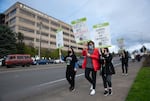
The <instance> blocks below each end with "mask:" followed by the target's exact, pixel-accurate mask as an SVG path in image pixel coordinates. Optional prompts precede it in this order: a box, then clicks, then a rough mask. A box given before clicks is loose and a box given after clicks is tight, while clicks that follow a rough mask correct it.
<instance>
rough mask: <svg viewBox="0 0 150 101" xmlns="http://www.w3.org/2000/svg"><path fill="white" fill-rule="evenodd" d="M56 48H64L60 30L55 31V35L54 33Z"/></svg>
mask: <svg viewBox="0 0 150 101" xmlns="http://www.w3.org/2000/svg"><path fill="white" fill-rule="evenodd" d="M56 47H57V48H62V47H64V41H63V31H62V30H61V29H59V30H57V33H56Z"/></svg>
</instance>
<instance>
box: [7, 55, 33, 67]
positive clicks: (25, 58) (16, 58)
mask: <svg viewBox="0 0 150 101" xmlns="http://www.w3.org/2000/svg"><path fill="white" fill-rule="evenodd" d="M32 61H33V60H32V59H31V57H30V55H29V54H11V55H7V56H6V59H5V65H6V66H7V67H8V68H9V67H12V66H18V65H20V66H23V67H24V66H30V65H31V64H32Z"/></svg>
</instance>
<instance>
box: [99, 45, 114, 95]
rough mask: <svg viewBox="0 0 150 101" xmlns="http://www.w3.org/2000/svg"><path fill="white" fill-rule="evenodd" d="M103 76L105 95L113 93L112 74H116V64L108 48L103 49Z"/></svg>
mask: <svg viewBox="0 0 150 101" xmlns="http://www.w3.org/2000/svg"><path fill="white" fill-rule="evenodd" d="M101 57H102V58H101V64H102V67H101V73H100V74H101V76H102V80H103V86H104V96H108V95H112V82H111V77H112V74H115V70H114V66H113V64H112V54H110V53H109V49H108V48H104V49H102V52H101Z"/></svg>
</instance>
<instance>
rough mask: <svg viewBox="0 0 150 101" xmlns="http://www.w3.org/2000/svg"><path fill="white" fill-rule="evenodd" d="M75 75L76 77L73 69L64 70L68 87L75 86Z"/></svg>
mask: <svg viewBox="0 0 150 101" xmlns="http://www.w3.org/2000/svg"><path fill="white" fill-rule="evenodd" d="M75 75H76V72H75V71H74V70H73V69H72V70H69V69H67V70H66V79H67V81H68V83H69V84H70V87H74V86H75Z"/></svg>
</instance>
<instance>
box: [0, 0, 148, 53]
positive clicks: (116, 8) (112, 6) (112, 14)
mask: <svg viewBox="0 0 150 101" xmlns="http://www.w3.org/2000/svg"><path fill="white" fill-rule="evenodd" d="M17 1H19V2H21V3H24V4H26V5H28V6H30V7H32V8H35V9H37V10H39V11H41V12H44V13H46V14H47V15H50V16H53V17H55V18H57V19H60V20H62V21H64V22H66V23H68V24H70V23H71V21H73V20H76V19H79V18H82V17H86V18H87V25H88V27H89V30H92V26H93V25H94V24H99V23H103V22H109V23H110V34H111V39H112V45H113V47H112V48H116V47H117V41H116V40H117V39H119V38H124V40H125V47H126V49H127V50H129V51H131V50H134V49H138V48H140V47H141V44H144V45H145V46H146V47H147V48H150V0H0V13H2V12H4V11H5V10H6V9H7V8H9V7H10V6H11V5H13V4H14V3H15V2H17Z"/></svg>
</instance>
